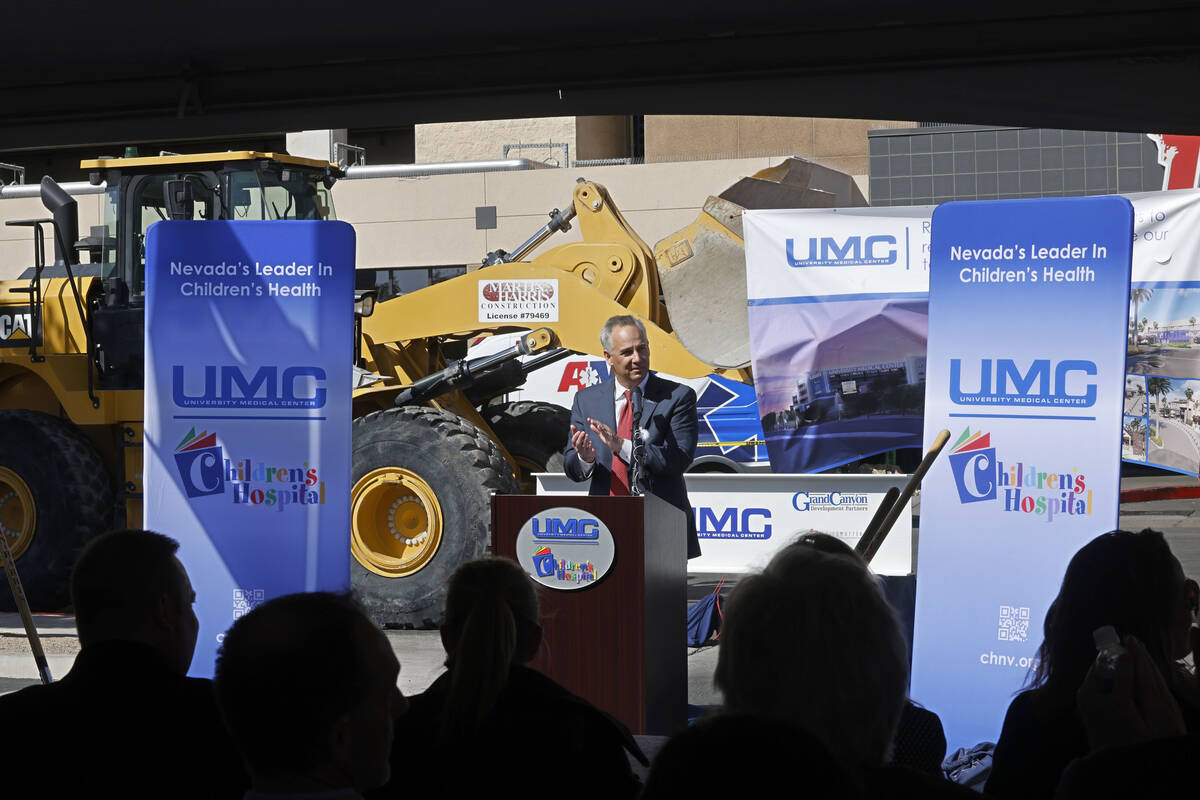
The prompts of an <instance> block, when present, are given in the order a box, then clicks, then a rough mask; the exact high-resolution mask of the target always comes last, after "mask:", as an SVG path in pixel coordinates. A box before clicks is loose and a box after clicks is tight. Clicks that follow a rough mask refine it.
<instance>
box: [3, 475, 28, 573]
mask: <svg viewBox="0 0 1200 800" xmlns="http://www.w3.org/2000/svg"><path fill="white" fill-rule="evenodd" d="M35 528H37V507H36V506H35V505H34V504H33V492H31V491H29V487H28V486H27V485H26V484H25V481H23V480H22V479H21V476H20V475H18V474H17V473H15V472H13V471H12V470H11V469H8V468H7V467H0V536H3V537H4V538H5V540H6V541H7V542H8V549H9V550H11V551H12V554H13V558H20V557H21V554H22V553H24V552H25V551H26V550H28V549H29V545H30V544H32V543H33V531H34V529H35ZM2 563H4V558H3V556H0V564H2Z"/></svg>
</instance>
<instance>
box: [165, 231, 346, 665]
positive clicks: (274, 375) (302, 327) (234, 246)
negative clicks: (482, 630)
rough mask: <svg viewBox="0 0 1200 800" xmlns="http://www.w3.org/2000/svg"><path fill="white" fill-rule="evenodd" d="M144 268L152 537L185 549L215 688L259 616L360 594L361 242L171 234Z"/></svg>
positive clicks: (306, 235) (269, 234)
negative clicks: (353, 445)
mask: <svg viewBox="0 0 1200 800" xmlns="http://www.w3.org/2000/svg"><path fill="white" fill-rule="evenodd" d="M146 266H147V269H146V277H147V285H146V394H145V420H146V423H145V425H146V427H145V452H146V456H145V473H144V486H145V512H144V516H145V522H144V524H145V527H147V528H150V529H157V530H162V531H165V532H168V533H170V535H171V536H172V537H174V538H176V539H178V540H179V543H180V548H179V560H180V561H181V562H182V563H183V565H184V567H185V568H186V569H187V571H188V574H189V575H190V576H191V578H192V583H193V585H194V587H195V589H196V597H197V600H196V609H197V616H198V617H199V621H200V631H199V635H198V639H197V644H196V654H195V658H194V659H193V660H192V667H191V673H190V674H192V675H193V676H196V677H211V676H212V673H213V669H214V665H215V657H216V651H217V648H218V646H219V644H220V640H221V637H222V636H223V634H224V632H225V630H226V629H227V628H228V627H229V626H230V625H231V624H232V623H233V621H234V620H235V619H237V618H238V617H240V616H242V615H243V614H245V613H247V612H248V611H250V610H251V609H252V608H254V607H255V606H256V605H258V604H260V603H262V602H264V601H265V600H270V599H271V598H273V597H278V596H280V595H283V594H289V593H291V592H298V591H315V590H333V591H338V590H346V589H348V588H349V586H350V552H349V549H348V548H347V547H346V542H347V540H348V538H349V531H350V486H349V476H350V393H351V390H350V386H351V384H350V373H351V359H349V358H348V356H349V343H350V342H352V341H353V339H352V337H353V332H354V328H353V324H354V314H353V304H354V289H353V281H354V230H353V228H351V227H350V225H348V224H346V223H344V222H332V221H320V222H318V221H311V222H310V221H287V222H276V221H271V222H227V221H219V222H212V221H196V222H192V221H163V222H159V223H157V224H155V225H154V226H153V227H151V228H150V229H149V232H148V234H147V264H146Z"/></svg>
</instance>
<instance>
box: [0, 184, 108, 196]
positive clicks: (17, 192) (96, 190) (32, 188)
mask: <svg viewBox="0 0 1200 800" xmlns="http://www.w3.org/2000/svg"><path fill="white" fill-rule="evenodd" d="M59 187H60V188H61V189H62V190H63V191H64V192H66V193H67V194H69V195H74V196H79V195H84V194H103V193H104V190H105V189H106V188H107V187H108V184H106V183H104V182H103V181H101V182H100V183H99V184H92V183H88V182H87V181H68V182H67V183H60V184H59ZM41 188H42V187H41V184H38V183H23V184H19V185H15V186H0V199H3V200H7V199H9V198H13V197H40V196H41V194H40V193H41Z"/></svg>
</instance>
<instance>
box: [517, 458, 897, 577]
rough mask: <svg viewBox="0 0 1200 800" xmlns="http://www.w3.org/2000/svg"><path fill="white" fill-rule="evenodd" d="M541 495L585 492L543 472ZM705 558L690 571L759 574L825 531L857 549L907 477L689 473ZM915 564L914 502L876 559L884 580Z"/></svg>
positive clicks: (562, 477)
mask: <svg viewBox="0 0 1200 800" xmlns="http://www.w3.org/2000/svg"><path fill="white" fill-rule="evenodd" d="M534 477H535V478H536V479H537V491H538V494H563V495H568V494H584V493H585V492H581V491H580V489H581V488H582V487H583V486H584V484H579V483H575V482H574V481H572V480H571V479H570V478H568V477H567V476H566V475H564V474H562V473H537V474H536V475H535V476H534ZM684 478H685V480H686V481H687V487H688V498H689V499H690V500H691V502H692V508H693V509H694V511H693V513H694V514H695V515H696V531H697V534H698V536H699V538H700V549H701V550H702V551H703V555H701V556H700V557H699V558H693V559H691V560H689V561H688V564H687V568H688V572H724V573H743V572H753V571H755V570H759V569H762V568H763V567H765V566H766V564H767V562H768V561H770V560H771V557H772V556H773V555H775V553H777V552H779V550H780V549H782V548H783V547H785V546H786V545H787V544H788V543H790V542H791V541H792V540H794V539H795V538H796V537H797V536H798V535H799V534H802V533H808V532H809V531H820V532H822V533H828V534H830V535H831V536H836V537H838V538H839V539H841V540H842V541H844V542H845V543H846V544H848V545H850V546H851V547H853V546H854V545H855V544H857V543H858V540H859V538H860V537H861V535H862V532H863V530H864V529H865V528H866V527H867V523H869V522H870V521H871V517H872V516H874V514H875V511H876V510H877V509H878V508H879V504H880V502H881V501H882V500H883V496H884V494H886V493H887V490H888V489H890V488H892V487H893V486H895V487H896V488H903V487H904V484H905V483H907V481H908V476H907V475H726V474H715V473H704V474H688V475H685V476H684ZM914 563H915V559H914V553H913V534H912V504H911V502H910V503H909V504H908V505H906V506H905V508H904V509H903V510H902V512H901V514H900V517H899V518H898V519H897V520H896V524H895V525H893V526H892V531H891V533H890V534H889V535H888V537H887V538H886V539H885V540H884V542H883V546H882V547H880V549H879V552H878V553H876V554H875V558H874V559H872V561H871V569H872V570H873V571H874V572H876V573H878V574H880V575H909V574H911V573H912V572H913V565H914Z"/></svg>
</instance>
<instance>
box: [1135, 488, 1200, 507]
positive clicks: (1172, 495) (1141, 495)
mask: <svg viewBox="0 0 1200 800" xmlns="http://www.w3.org/2000/svg"><path fill="white" fill-rule="evenodd" d="M1197 498H1200V484H1198V485H1196V486H1148V487H1146V488H1144V489H1125V490H1124V491H1122V492H1121V502H1122V503H1147V502H1150V501H1152V500H1195V499H1197Z"/></svg>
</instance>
